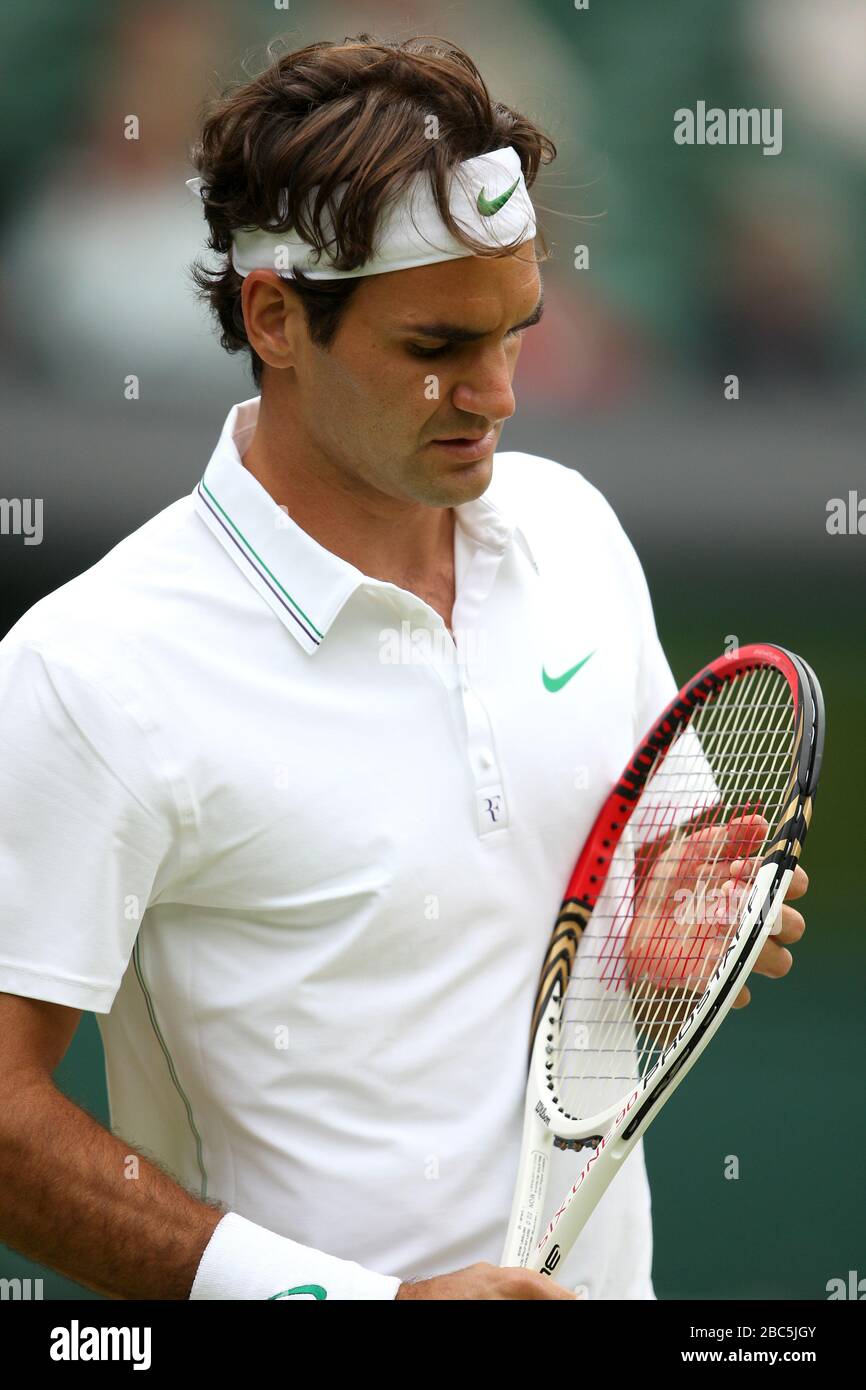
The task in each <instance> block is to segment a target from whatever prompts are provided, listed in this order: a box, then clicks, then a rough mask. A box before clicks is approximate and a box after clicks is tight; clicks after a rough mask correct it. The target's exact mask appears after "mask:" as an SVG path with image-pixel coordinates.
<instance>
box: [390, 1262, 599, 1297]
mask: <svg viewBox="0 0 866 1390" xmlns="http://www.w3.org/2000/svg"><path fill="white" fill-rule="evenodd" d="M577 1297H578V1295H577V1294H576V1293H572V1291H571V1289H564V1288H563V1287H562V1285H561V1284H555V1283H554V1282H553V1280H552V1279H551V1278H550V1277H549V1275H546V1274H535V1273H534V1272H533V1271H532V1270H529V1269H500V1268H499V1267H498V1266H497V1265H489V1264H477V1265H469V1266H468V1268H466V1269H458V1270H457V1271H456V1272H455V1273H454V1274H440V1275H438V1276H437V1277H436V1278H435V1279H419V1280H418V1281H417V1282H416V1283H408V1284H401V1285H400V1287H399V1289H398V1290H397V1298H398V1299H402V1298H425V1299H426V1298H434V1299H440V1298H444V1299H465V1298H468V1299H479V1298H483V1299H487V1298H495V1299H499V1298H507V1299H525V1298H529V1299H534V1298H571V1299H576V1298H577Z"/></svg>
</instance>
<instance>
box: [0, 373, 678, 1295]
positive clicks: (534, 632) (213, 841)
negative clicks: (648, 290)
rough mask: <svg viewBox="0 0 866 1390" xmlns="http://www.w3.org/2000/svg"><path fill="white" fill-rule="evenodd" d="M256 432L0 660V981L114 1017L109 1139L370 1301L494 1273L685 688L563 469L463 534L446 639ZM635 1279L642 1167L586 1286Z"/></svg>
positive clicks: (597, 1229)
mask: <svg viewBox="0 0 866 1390" xmlns="http://www.w3.org/2000/svg"><path fill="white" fill-rule="evenodd" d="M257 410H258V398H256V399H254V400H251V401H246V402H244V403H243V404H241V405H238V406H236V407H234V409H233V410H232V411H231V412H230V414H229V416H228V419H227V421H226V424H225V428H224V430H223V433H222V436H221V438H220V440H219V443H218V445H217V447H216V449H215V451H214V454H213V456H212V458H211V460H210V463H209V464H208V467H207V470H206V472H205V474H204V477H203V479H202V482H201V484H200V485H199V487H198V488H197V489H196V490H195V491H194V493H193V494H192V495H191V496H189V497H184V498H182V499H181V500H180V501H178V502H175V503H174V504H173V505H172V506H169V507H167V508H166V509H165V511H163V512H161V513H160V514H159V515H158V516H156V517H154V518H153V520H151V521H149V522H148V523H147V524H146V525H144V526H143V527H141V528H140V530H138V531H136V532H135V533H134V534H132V535H131V536H129V537H128V538H127V539H125V540H124V541H122V542H121V543H120V544H119V545H118V546H116V547H115V548H114V549H113V550H112V551H111V552H110V553H109V554H108V555H106V556H105V557H104V559H102V560H100V561H99V563H98V564H96V565H94V566H93V568H92V569H90V570H88V571H87V572H86V573H84V574H82V575H80V576H79V577H78V578H76V579H74V580H72V582H71V583H68V584H66V585H64V586H63V587H62V588H61V589H58V590H57V591H56V592H55V593H52V594H50V595H49V596H48V597H47V598H45V599H43V600H42V601H41V602H40V603H38V604H36V605H35V607H33V608H32V609H31V610H30V611H29V612H28V613H26V614H25V615H24V617H23V618H22V619H21V620H20V621H19V622H18V623H17V624H16V626H15V627H14V628H13V629H12V631H11V632H10V633H9V634H8V635H7V637H6V638H5V639H4V641H3V642H2V643H0V989H2V990H4V991H7V992H10V993H14V994H21V995H27V996H31V997H34V998H38V999H46V1000H53V1001H55V1002H57V1003H60V1004H66V1005H69V1006H71V1007H75V1008H79V1009H91V1010H93V1011H94V1012H95V1013H96V1014H97V1015H98V1021H99V1025H100V1029H101V1032H102V1037H103V1041H104V1045H105V1055H106V1065H107V1075H108V1089H109V1099H110V1105H111V1119H112V1126H113V1129H114V1130H115V1131H116V1132H117V1133H119V1134H121V1135H122V1136H124V1138H126V1139H127V1140H128V1141H129V1142H130V1144H132V1145H135V1146H138V1147H140V1148H142V1149H143V1150H145V1151H147V1152H148V1153H150V1154H152V1155H154V1156H156V1157H157V1158H158V1159H159V1160H160V1161H161V1162H163V1163H164V1164H166V1165H167V1166H168V1167H169V1168H170V1169H171V1171H172V1172H174V1173H175V1174H176V1175H177V1176H178V1177H179V1178H180V1180H181V1181H182V1182H183V1183H184V1184H185V1185H187V1186H189V1187H190V1188H192V1189H193V1190H195V1191H197V1192H199V1193H201V1194H202V1195H206V1196H210V1197H218V1198H220V1199H221V1200H223V1201H225V1202H226V1203H228V1205H229V1206H230V1207H231V1208H232V1209H233V1210H235V1211H237V1212H239V1213H240V1214H241V1215H243V1216H245V1217H248V1218H249V1219H251V1220H253V1221H255V1222H258V1223H259V1224H261V1225H263V1226H266V1227H268V1228H269V1229H271V1230H273V1231H276V1232H278V1233H280V1234H282V1235H284V1236H289V1237H291V1238H292V1239H294V1240H296V1241H298V1242H301V1243H302V1244H305V1245H309V1246H313V1247H316V1248H318V1249H320V1250H324V1251H327V1252H328V1253H330V1254H333V1255H337V1256H340V1257H342V1258H344V1259H351V1260H354V1261H357V1262H359V1263H360V1264H361V1265H363V1266H365V1267H367V1268H369V1269H370V1270H374V1271H377V1272H379V1273H380V1274H387V1275H394V1276H399V1277H401V1278H411V1277H422V1276H429V1275H432V1274H438V1273H444V1272H446V1271H448V1270H455V1269H459V1268H461V1267H463V1266H465V1265H467V1264H470V1263H472V1262H473V1261H476V1260H482V1259H485V1260H490V1261H492V1262H494V1263H495V1262H497V1261H498V1260H499V1257H500V1254H501V1247H502V1243H503V1239H504V1235H505V1229H506V1225H507V1220H508V1213H509V1207H510V1201H511V1194H512V1187H513V1183H514V1177H515V1172H516V1166H517V1157H518V1151H519V1144H520V1126H521V1114H522V1097H523V1089H524V1083H525V1069H526V1055H527V1044H528V1027H529V1020H530V1016H531V1011H532V1003H533V997H534V993H535V989H536V985H537V980H538V972H539V967H540V964H541V961H542V959H543V957H544V953H545V950H546V947H547V941H548V937H549V933H550V931H551V927H552V924H553V922H554V919H555V917H556V913H557V910H558V907H559V903H560V899H561V897H562V893H563V889H564V886H565V884H566V881H567V879H568V876H569V873H570V871H571V868H572V865H573V862H574V859H575V857H576V853H577V851H578V849H579V847H580V845H581V844H582V842H583V840H584V837H585V836H586V834H587V832H588V830H589V828H590V826H591V824H592V822H593V819H594V817H595V814H596V812H597V810H598V807H599V806H600V804H601V802H602V800H603V799H604V797H605V795H606V794H607V793H608V791H609V789H610V787H611V785H612V783H613V782H614V780H615V779H616V777H617V775H618V774H619V772H620V770H621V768H622V766H623V764H624V762H625V761H626V759H627V758H628V757H629V755H630V754H631V752H632V751H633V747H634V745H635V743H636V741H637V739H638V737H639V736H640V735H641V734H642V733H643V732H644V731H645V729H646V727H647V726H648V725H649V724H650V723H651V722H652V720H653V719H654V717H655V716H656V715H657V714H658V712H659V711H660V710H661V708H662V706H663V705H664V704H665V703H666V701H667V700H668V699H670V697H671V696H672V694H673V693H674V690H675V683H674V681H673V677H672V676H671V673H670V669H669V667H668V664H667V662H666V660H665V658H664V655H663V653H662V650H661V648H660V645H659V642H658V639H657V637H656V632H655V627H654V623H653V618H652V611H651V607H650V602H649V597H648V594H647V589H646V584H645V581H644V578H643V573H642V571H641V568H640V564H639V562H638V560H637V558H636V556H635V554H634V551H633V549H632V547H631V545H630V543H629V542H628V540H627V538H626V536H625V534H624V532H623V531H622V529H621V527H620V525H619V523H618V522H617V520H616V518H615V516H614V514H613V512H612V511H611V508H610V507H609V506H608V504H607V503H606V502H605V501H604V499H603V497H602V496H601V495H600V493H599V492H597V491H596V489H595V488H593V487H592V486H591V485H590V484H589V483H587V482H586V481H585V480H584V479H582V478H581V477H580V476H579V475H578V474H577V473H575V472H573V471H571V470H569V469H567V468H564V467H562V466H560V465H559V464H557V463H554V462H551V461H550V460H548V459H544V458H539V457H536V456H534V455H530V454H523V453H503V454H498V455H497V456H496V461H495V468H494V478H493V482H492V483H491V486H490V488H489V489H488V491H487V493H486V494H485V495H484V496H483V497H482V498H480V499H479V500H477V501H475V502H471V503H467V504H465V505H463V506H461V507H459V508H457V512H456V516H457V525H456V528H455V558H456V570H457V594H456V602H455V607H454V614H453V624H452V625H453V629H454V634H455V639H456V647H455V644H454V642H452V639H451V637H450V635H449V634H448V633H447V630H446V628H445V625H444V623H443V621H442V619H441V617H440V616H439V615H438V614H437V613H436V612H435V611H434V610H433V609H432V608H430V607H429V606H428V605H427V604H426V603H425V602H424V601H423V600H422V599H420V598H418V597H417V596H416V595H414V594H412V593H409V592H407V591H406V590H404V589H401V588H399V587H398V586H397V585H395V584H390V583H385V582H383V581H381V580H378V579H373V578H370V577H368V576H366V575H364V574H362V573H361V572H360V571H359V570H357V569H356V568H355V567H354V566H352V565H350V564H347V563H346V562H345V561H344V560H341V559H339V558H338V557H337V556H335V555H333V554H331V553H330V552H329V551H327V550H325V549H324V548H323V547H322V546H321V545H319V544H318V543H317V542H316V541H315V540H313V539H312V537H311V536H309V535H307V534H306V533H305V532H304V531H302V530H301V529H300V528H299V527H298V526H297V525H296V524H295V523H294V522H293V521H291V520H290V518H289V517H288V516H287V515H286V513H285V512H284V511H282V510H281V509H280V508H279V507H277V505H276V504H275V503H274V501H273V500H272V499H271V497H270V496H269V495H268V493H266V492H265V491H264V489H263V488H262V487H261V486H260V484H259V483H258V482H257V481H256V480H255V479H254V478H253V476H252V474H250V473H249V472H248V471H247V470H246V469H245V468H244V467H243V465H242V463H241V458H242V455H243V453H244V452H245V451H246V449H247V447H248V446H249V443H250V440H251V438H252V434H253V430H254V427H255V420H256V414H257ZM587 657H588V660H586V661H584V658H587ZM580 662H583V664H582V665H581V666H580V669H579V670H578V671H577V672H576V673H575V674H574V676H573V677H571V678H570V679H568V680H566V681H564V682H563V681H562V677H563V675H565V674H566V673H567V672H568V671H570V670H571V668H572V667H574V666H576V665H577V664H578V663H580ZM573 1170H574V1156H573V1155H569V1154H563V1153H559V1152H557V1153H556V1154H555V1155H554V1171H553V1175H552V1184H551V1192H550V1202H549V1206H550V1207H551V1208H552V1207H553V1205H554V1203H555V1202H556V1201H557V1199H558V1198H559V1196H560V1195H561V1191H562V1190H564V1189H565V1187H567V1186H568V1185H569V1183H570V1182H571V1180H572V1178H573ZM546 1219H547V1218H546V1217H545V1220H546ZM650 1260H651V1232H650V1203H649V1192H648V1186H647V1181H646V1174H645V1169H644V1160H643V1154H642V1151H640V1149H639V1150H638V1151H637V1153H636V1154H635V1156H634V1157H633V1158H632V1159H631V1160H630V1161H629V1163H628V1164H627V1165H626V1166H625V1169H624V1171H623V1173H622V1174H621V1175H620V1176H619V1177H618V1179H617V1181H616V1182H615V1183H614V1184H613V1185H612V1186H611V1188H610V1189H609V1190H608V1192H607V1194H606V1195H605V1197H604V1198H603V1199H602V1202H601V1204H600V1206H599V1207H598V1209H597V1211H596V1212H595V1214H594V1216H593V1218H592V1219H591V1221H590V1222H589V1224H588V1225H587V1227H586V1229H585V1231H584V1233H583V1235H582V1237H581V1239H580V1241H579V1242H578V1244H577V1246H576V1248H575V1250H574V1252H573V1254H572V1256H571V1258H570V1260H569V1262H568V1264H567V1265H566V1267H565V1269H564V1271H563V1274H564V1281H565V1282H571V1283H572V1284H584V1285H586V1286H587V1289H588V1291H589V1297H591V1298H650V1297H652V1296H653V1295H652V1285H651V1281H650Z"/></svg>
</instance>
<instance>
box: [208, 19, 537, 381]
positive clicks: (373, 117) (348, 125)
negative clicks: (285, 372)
mask: <svg viewBox="0 0 866 1390" xmlns="http://www.w3.org/2000/svg"><path fill="white" fill-rule="evenodd" d="M431 117H435V118H436V121H437V124H438V129H437V135H436V138H434V139H431V138H430V137H429V134H428V131H429V122H430V118H431ZM504 145H513V146H514V148H515V149H516V150H517V152H518V154H519V155H520V162H521V166H522V168H523V174H524V177H525V180H526V184H527V187H531V186H532V184H533V183H534V182H535V178H536V175H537V174H538V171H539V168H540V166H541V165H542V164H549V163H550V162H551V161H552V160H553V159H555V157H556V147H555V145H554V144H553V141H552V140H551V139H550V137H549V136H548V135H546V134H545V133H544V132H543V131H541V130H540V129H539V128H538V127H537V126H536V125H534V124H533V122H532V121H530V120H529V119H527V117H525V116H522V115H520V114H519V113H518V112H516V111H513V110H512V109H511V108H510V107H509V106H504V105H503V104H502V103H501V102H497V101H494V100H493V99H492V98H491V96H490V94H489V92H488V90H487V87H486V85H485V83H484V80H483V78H482V76H481V74H480V72H479V71H478V69H477V67H476V66H475V64H474V63H473V61H472V59H471V58H470V57H469V55H468V54H467V53H465V52H464V51H463V50H462V49H460V48H458V47H457V46H456V45H455V44H453V43H449V42H448V41H447V40H445V39H441V38H437V37H435V36H430V35H425V36H421V37H416V38H411V39H408V40H405V41H396V40H394V41H379V40H377V39H373V38H371V37H370V36H369V35H368V34H359V35H358V36H357V37H355V38H347V39H345V40H344V42H343V43H339V44H338V43H330V42H324V43H314V44H309V45H308V46H307V47H306V48H301V49H298V50H297V51H296V52H293V53H287V54H284V55H283V56H281V57H279V58H277V59H276V60H274V61H272V62H271V63H270V65H269V66H268V67H267V68H266V69H265V70H264V71H263V72H262V73H260V75H259V76H257V77H255V78H254V79H253V80H252V81H249V82H246V83H244V84H242V85H237V86H235V87H233V88H230V89H229V90H228V91H227V92H225V93H223V95H222V96H221V97H220V98H219V99H218V100H217V101H215V102H214V103H213V104H212V105H211V106H210V107H209V108H208V110H207V111H206V114H205V117H204V120H203V123H202V131H201V139H200V141H199V143H198V144H197V145H196V147H195V149H194V150H193V163H194V165H195V167H196V169H197V171H198V173H199V175H200V177H201V178H202V180H203V185H204V187H203V190H202V192H203V194H204V212H205V217H206V219H207V223H208V229H209V236H208V240H207V245H208V247H209V248H210V249H211V250H212V251H215V252H218V253H220V254H221V255H224V256H226V257H228V256H229V253H230V251H231V239H232V233H233V232H234V231H235V230H237V229H239V228H243V227H262V226H265V225H269V226H270V229H271V230H273V231H275V232H286V231H288V230H289V229H290V228H294V229H295V230H296V231H297V232H298V233H299V234H300V235H301V236H302V237H303V238H304V240H306V241H308V242H310V243H311V244H312V245H313V246H315V247H316V249H317V250H319V251H321V250H322V249H323V248H324V247H325V246H326V243H327V245H328V254H329V256H330V257H331V258H332V259H333V261H334V264H335V265H336V266H337V267H338V268H339V269H341V270H353V269H355V268H356V267H357V266H360V265H363V264H364V262H365V261H367V260H369V259H370V257H371V255H372V254H373V249H374V239H375V231H376V226H377V222H378V219H379V216H380V213H381V212H382V209H383V205H384V204H385V203H386V202H387V201H388V200H389V199H391V198H392V197H393V196H395V195H396V194H398V193H399V191H400V190H401V189H402V187H403V186H404V185H405V184H406V183H407V182H408V180H409V179H410V178H411V177H412V176H413V175H414V174H416V173H418V172H420V171H422V170H428V171H429V175H430V179H431V184H432V188H433V193H434V197H435V200H436V204H437V207H438V209H439V212H440V214H441V216H442V219H443V221H444V223H445V225H446V226H447V227H448V229H449V231H450V232H451V233H452V235H454V236H455V237H457V239H458V240H459V241H460V242H461V244H463V245H465V246H466V247H467V250H468V252H469V253H470V254H475V255H485V256H488V255H493V256H497V255H504V254H507V253H508V252H509V251H510V250H513V249H514V247H513V246H512V247H505V248H503V249H502V250H498V249H495V248H490V247H487V246H483V245H481V244H479V243H478V242H476V241H475V240H474V239H473V238H472V237H470V236H469V235H468V234H467V233H465V232H464V231H463V229H462V228H461V227H459V226H458V225H457V224H455V222H454V219H453V217H452V215H451V210H450V208H449V205H448V197H447V193H448V182H449V173H450V171H451V169H452V168H453V167H454V166H455V165H457V164H458V163H460V162H461V161H463V160H465V159H472V158H473V157H474V156H476V155H481V154H488V153H489V152H490V151H492V150H497V149H501V148H502V147H503V146H504ZM340 183H347V184H348V189H347V191H346V194H345V196H344V197H343V198H342V200H341V201H340V203H339V205H338V206H336V207H335V206H334V204H333V203H332V201H331V199H332V195H333V192H334V189H335V188H336V186H337V184H340ZM313 188H317V189H318V192H317V194H316V197H315V200H310V201H309V202H308V195H309V193H310V191H311V189H313ZM326 210H327V211H328V212H329V213H330V216H331V218H332V219H333V241H332V242H330V243H328V242H327V238H328V230H327V222H325V224H324V225H323V217H322V214H323V212H324V211H326ZM542 245H543V246H544V242H543V239H542ZM544 249H545V253H546V246H544ZM191 273H192V277H193V280H194V282H195V284H196V287H197V292H198V295H199V297H200V298H201V299H202V300H204V301H205V302H206V303H207V304H208V305H209V307H210V309H211V311H212V312H213V314H214V315H215V317H216V319H217V320H218V323H219V326H220V330H221V334H220V343H221V345H222V347H224V348H225V350H226V352H242V351H246V352H248V353H249V357H250V366H251V370H252V376H253V380H254V382H255V384H256V386H261V381H262V368H263V363H262V360H261V358H260V357H259V355H258V353H257V352H256V351H255V349H254V348H253V347H252V345H251V343H250V342H249V339H248V338H247V333H246V328H245V326H244V318H243V310H242V304H241V285H242V283H243V278H242V276H240V275H239V274H238V273H237V271H236V270H235V269H234V267H233V266H232V265H231V261H230V260H228V261H227V263H226V264H225V265H221V266H220V267H219V268H216V269H213V268H209V267H207V266H205V265H204V264H203V263H202V262H200V261H196V262H195V264H194V265H193V267H192V272H191ZM290 283H291V288H292V290H293V291H294V292H295V293H297V294H298V295H299V296H300V299H301V302H302V304H303V307H304V313H305V317H306V321H307V326H308V328H309V331H310V336H311V338H312V339H313V341H314V342H315V343H317V344H318V345H319V346H321V347H327V346H328V344H329V343H330V342H331V340H332V339H333V337H334V334H335V333H336V331H337V327H338V325H339V322H340V319H341V317H342V314H343V312H344V310H345V307H346V305H347V303H348V301H349V299H350V298H351V296H352V294H353V293H354V291H355V290H356V289H357V287H358V284H359V278H358V277H355V278H352V279H348V280H326V281H321V280H310V279H309V277H308V276H305V275H303V273H300V274H298V275H297V277H296V278H294V279H292V281H291V282H290Z"/></svg>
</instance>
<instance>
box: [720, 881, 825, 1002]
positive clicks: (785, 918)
mask: <svg viewBox="0 0 866 1390" xmlns="http://www.w3.org/2000/svg"><path fill="white" fill-rule="evenodd" d="M731 868H732V870H734V871H735V872H742V867H741V866H740V865H739V864H736V863H735V864H732V865H731ZM808 887H809V875H808V874H807V873H806V870H805V869H801V868H800V865H799V864H798V865H797V867H796V869H795V870H794V873H793V876H792V878H791V882H790V884H789V885H788V891H787V893H786V894H785V904H787V903H789V902H794V901H796V899H797V898H802V897H803V894H804V893H805V892H806V890H807V889H808ZM778 927H779V929H778V931H776V930H775V929H774V930H773V931H772V932H771V934H770V935H769V936H768V937H767V940H766V941H765V942H764V945H763V949H762V950H761V954H760V955H759V956H758V959H757V960H756V961H755V964H754V966H753V968H752V969H753V974H755V975H768V976H769V978H770V979H771V980H781V979H782V977H783V976H784V975H787V973H788V971H789V970H790V969H791V966H792V965H793V964H794V957H793V956H792V955H791V952H790V951H788V950H786V949H785V948H786V946H788V945H790V944H791V943H792V942H794V941H799V940H800V937H801V936H802V935H803V932H804V931H805V930H806V923H805V921H804V919H803V915H802V913H800V912H798V911H797V909H796V908H795V907H788V906H783V907H782V911H781V912H780V913H779V920H778ZM751 997H752V995H751V991H750V990H749V989H748V987H747V986H746V985H743V988H742V989H741V990H740V992H739V994H738V995H737V997H736V999H735V1000H734V1002H733V1004H732V1005H731V1008H732V1009H744V1008H745V1007H746V1005H747V1004H748V1002H749V1000H750V999H751Z"/></svg>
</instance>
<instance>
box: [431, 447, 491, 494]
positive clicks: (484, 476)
mask: <svg viewBox="0 0 866 1390" xmlns="http://www.w3.org/2000/svg"><path fill="white" fill-rule="evenodd" d="M493 457H494V450H493V449H491V451H490V453H489V454H487V455H485V457H484V458H480V459H476V460H475V461H474V462H473V463H452V464H450V465H448V466H447V467H445V468H443V469H440V470H437V472H436V473H435V474H429V475H428V480H427V481H428V484H429V491H430V493H431V495H432V494H438V501H437V502H434V503H433V505H434V506H445V507H459V506H460V505H461V504H462V503H463V502H474V501H475V500H476V498H478V497H481V496H482V494H483V493H485V492H486V491H487V489H488V488H489V486H490V483H491V480H492V478H493ZM431 500H432V496H431Z"/></svg>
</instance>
